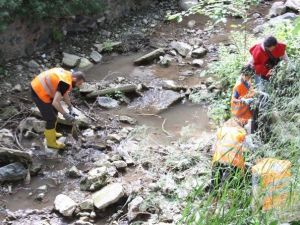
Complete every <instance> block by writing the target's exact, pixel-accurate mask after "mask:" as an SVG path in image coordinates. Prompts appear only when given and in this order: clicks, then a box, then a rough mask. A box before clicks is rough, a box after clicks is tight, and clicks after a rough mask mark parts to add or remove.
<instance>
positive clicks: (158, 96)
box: [129, 89, 182, 113]
mask: <svg viewBox="0 0 300 225" xmlns="http://www.w3.org/2000/svg"><path fill="white" fill-rule="evenodd" d="M181 98H182V96H181V95H180V94H179V93H177V92H175V91H171V90H159V89H150V90H148V91H146V92H145V93H144V95H143V96H142V97H139V98H137V99H135V100H134V101H133V102H132V103H131V104H130V105H129V108H134V109H136V110H138V111H142V112H150V113H158V112H161V111H163V110H165V109H167V108H168V107H169V106H171V105H172V104H174V103H175V102H177V101H178V100H180V99H181Z"/></svg>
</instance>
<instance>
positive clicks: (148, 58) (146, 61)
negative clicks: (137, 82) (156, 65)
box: [134, 48, 165, 66]
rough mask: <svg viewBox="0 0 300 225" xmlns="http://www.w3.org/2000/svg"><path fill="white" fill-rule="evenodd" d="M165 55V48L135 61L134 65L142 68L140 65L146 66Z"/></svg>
mask: <svg viewBox="0 0 300 225" xmlns="http://www.w3.org/2000/svg"><path fill="white" fill-rule="evenodd" d="M164 54H165V51H164V49H163V48H159V49H156V50H154V51H152V52H150V53H148V54H146V55H144V56H142V57H140V58H138V59H136V60H135V61H134V65H137V66H140V65H146V64H149V63H152V62H153V60H154V59H158V58H159V56H162V55H164Z"/></svg>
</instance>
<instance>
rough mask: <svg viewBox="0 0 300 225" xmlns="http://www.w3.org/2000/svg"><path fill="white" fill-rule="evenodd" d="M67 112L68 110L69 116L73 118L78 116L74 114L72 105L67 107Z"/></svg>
mask: <svg viewBox="0 0 300 225" xmlns="http://www.w3.org/2000/svg"><path fill="white" fill-rule="evenodd" d="M68 110H69V114H70V115H71V116H73V117H76V116H78V115H77V114H76V113H75V111H74V107H73V106H72V105H70V106H69V107H68Z"/></svg>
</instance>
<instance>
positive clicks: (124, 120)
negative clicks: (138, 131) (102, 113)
mask: <svg viewBox="0 0 300 225" xmlns="http://www.w3.org/2000/svg"><path fill="white" fill-rule="evenodd" d="M119 120H120V122H122V123H128V124H131V125H134V124H136V123H137V120H136V119H134V118H132V117H129V116H120V118H119Z"/></svg>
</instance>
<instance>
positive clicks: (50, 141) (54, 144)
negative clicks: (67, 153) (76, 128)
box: [44, 129, 65, 149]
mask: <svg viewBox="0 0 300 225" xmlns="http://www.w3.org/2000/svg"><path fill="white" fill-rule="evenodd" d="M44 134H45V138H46V142H47V146H48V147H49V148H54V149H63V148H64V147H65V145H64V144H63V143H60V142H58V141H56V137H55V129H50V130H48V129H46V130H45V132H44Z"/></svg>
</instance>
